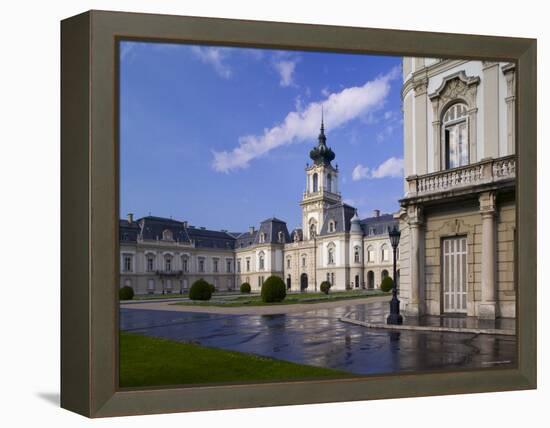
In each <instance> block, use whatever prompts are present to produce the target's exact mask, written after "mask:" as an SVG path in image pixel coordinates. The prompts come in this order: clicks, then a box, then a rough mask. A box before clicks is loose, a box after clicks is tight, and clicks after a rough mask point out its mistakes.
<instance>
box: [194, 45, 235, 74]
mask: <svg viewBox="0 0 550 428" xmlns="http://www.w3.org/2000/svg"><path fill="white" fill-rule="evenodd" d="M191 52H193V53H194V54H195V55H196V56H197V58H199V59H200V60H201V61H202V62H203V63H205V64H208V65H211V66H212V67H213V68H214V70H215V71H216V73H218V74H219V75H220V76H221V77H223V78H224V79H229V78H230V77H231V74H232V72H231V68H230V67H229V66H228V65H227V64H226V63H225V62H224V61H225V59H226V58H227V55H228V51H227V50H224V49H222V48H214V47H206V46H192V47H191Z"/></svg>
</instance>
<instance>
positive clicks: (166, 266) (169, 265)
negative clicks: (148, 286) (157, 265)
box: [164, 256, 172, 272]
mask: <svg viewBox="0 0 550 428" xmlns="http://www.w3.org/2000/svg"><path fill="white" fill-rule="evenodd" d="M164 270H165V271H166V272H171V271H172V257H171V256H166V257H165V258H164Z"/></svg>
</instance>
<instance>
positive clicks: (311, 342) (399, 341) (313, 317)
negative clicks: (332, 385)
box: [120, 302, 516, 374]
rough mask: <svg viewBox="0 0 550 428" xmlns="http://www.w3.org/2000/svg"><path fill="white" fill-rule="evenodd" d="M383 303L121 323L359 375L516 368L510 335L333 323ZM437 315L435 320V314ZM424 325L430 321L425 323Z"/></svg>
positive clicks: (144, 315)
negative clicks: (382, 327) (290, 311)
mask: <svg viewBox="0 0 550 428" xmlns="http://www.w3.org/2000/svg"><path fill="white" fill-rule="evenodd" d="M386 310H387V303H386V302H379V303H369V304H366V305H365V304H350V305H346V306H340V307H337V308H330V309H317V310H315V309H314V310H311V311H307V312H303V313H292V314H280V315H221V314H206V313H191V312H168V311H155V310H145V309H121V310H120V327H121V329H122V330H126V331H133V332H138V333H142V334H147V335H151V336H157V337H163V338H167V339H173V340H178V341H184V342H193V343H198V344H201V345H204V346H210V347H217V348H223V349H229V350H234V351H239V352H248V353H254V354H258V355H263V356H268V357H273V358H278V359H282V360H287V361H292V362H295V363H301V364H308V365H315V366H322V367H330V368H335V369H341V370H346V371H350V372H353V373H357V374H375V373H376V374H377V373H390V372H404V371H424V370H439V369H458V368H485V367H493V366H498V367H513V366H515V364H516V338H515V336H497V335H476V334H466V333H441V332H420V331H418V332H417V331H401V332H396V331H391V330H376V329H370V328H365V327H361V326H356V325H351V324H346V323H342V322H340V321H338V318H339V317H342V316H344V315H346V314H350V313H352V314H353V316H354V317H356V318H360V319H364V320H367V321H372V322H379V321H380V319H381V318H382V317H383V316H384V314H385V312H386ZM436 318H437V317H436ZM426 322H435V321H434V320H429V319H428V320H427V321H426Z"/></svg>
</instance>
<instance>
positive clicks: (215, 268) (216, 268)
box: [214, 259, 218, 272]
mask: <svg viewBox="0 0 550 428" xmlns="http://www.w3.org/2000/svg"><path fill="white" fill-rule="evenodd" d="M214 272H218V259H214Z"/></svg>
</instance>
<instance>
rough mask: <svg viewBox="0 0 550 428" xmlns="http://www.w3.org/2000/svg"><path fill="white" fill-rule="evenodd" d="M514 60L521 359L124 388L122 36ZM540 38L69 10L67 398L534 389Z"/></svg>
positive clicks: (76, 408)
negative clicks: (511, 364)
mask: <svg viewBox="0 0 550 428" xmlns="http://www.w3.org/2000/svg"><path fill="white" fill-rule="evenodd" d="M121 39H124V40H148V41H159V42H160V41H163V42H184V43H199V44H207V45H224V46H241V47H246V46H248V47H261V48H278V49H287V50H311V51H327V52H347V53H370V54H386V55H407V56H425V57H447V58H469V59H478V60H481V59H483V60H494V61H510V62H514V63H516V67H517V84H516V95H517V108H516V116H517V120H516V125H517V126H516V141H517V175H516V176H517V218H516V220H517V240H516V246H517V249H516V251H517V255H518V259H517V269H516V276H517V278H516V284H517V318H516V332H517V340H518V365H517V367H516V368H513V369H501V368H498V367H496V368H491V369H483V370H464V371H459V372H453V374H452V376H449V374H448V373H446V372H430V373H400V374H395V375H393V374H392V375H380V376H378V375H374V376H363V377H352V378H347V379H339V380H308V381H292V382H273V383H253V384H238V385H227V384H225V385H208V386H200V387H174V386H170V387H163V388H140V389H137V388H124V389H121V388H119V387H118V360H117V348H118V339H117V337H118V301H117V294H118V293H117V289H116V287H115V285H114V284H115V283H116V278H117V277H118V274H119V273H118V270H119V266H118V219H119V212H118V211H119V207H118V200H119V198H118V196H119V195H118V179H119V176H118V174H119V172H118V166H119V158H118V148H117V141H118V125H117V118H118V113H119V112H118V103H117V88H118V83H119V82H118V80H117V79H118V75H117V73H116V71H117V61H118V50H117V49H118V48H117V46H118V43H117V42H118V41H119V40H121ZM536 71H537V70H536V40H533V39H522V38H508V37H493V36H478V35H463V34H446V33H430V32H413V31H402V30H384V29H370V28H353V27H337V26H326V25H305V24H289V23H276V22H260V21H245V20H232V19H214V18H199V17H186V16H169V15H154V14H140V13H124V12H108V11H89V12H86V13H83V14H81V15H77V16H74V17H71V18H68V19H66V20H64V21H62V23H61V117H62V120H61V176H62V180H61V248H62V249H61V407H63V408H65V409H68V410H71V411H73V412H76V413H79V414H82V415H85V416H88V417H107V416H121V415H138V414H153V413H166V412H183V411H199V410H213V409H232V408H243V407H260V406H280V405H291V404H309V403H325V402H341V401H356V400H372V399H384V398H401V397H419V396H431V395H446V394H463V393H476V392H493V391H495V392H496V391H506V390H524V389H534V388H536V385H537V382H536V375H537V372H536V351H537V343H536V327H537V326H536V317H537V311H536V292H537V291H536V279H537V278H536V236H537V235H536V233H537V229H536V206H537V201H536V184H537V183H536V137H537V136H536Z"/></svg>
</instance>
